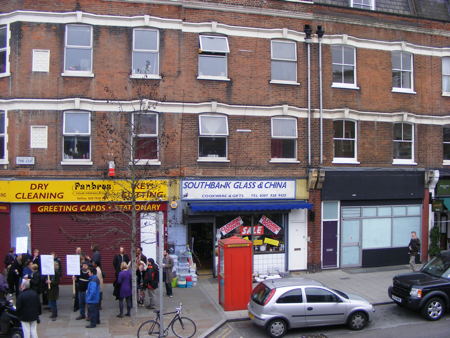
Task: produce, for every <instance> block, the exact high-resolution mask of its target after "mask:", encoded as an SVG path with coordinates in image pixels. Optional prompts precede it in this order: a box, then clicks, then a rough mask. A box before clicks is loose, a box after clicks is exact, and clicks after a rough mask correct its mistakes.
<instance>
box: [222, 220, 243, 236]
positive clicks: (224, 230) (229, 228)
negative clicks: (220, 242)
mask: <svg viewBox="0 0 450 338" xmlns="http://www.w3.org/2000/svg"><path fill="white" fill-rule="evenodd" d="M243 223H244V221H243V220H242V218H241V217H240V216H239V217H236V218H235V219H233V220H232V221H230V222H228V223H227V224H225V225H224V226H223V227H221V228H220V229H219V231H220V232H221V233H222V235H226V234H227V233H229V232H231V231H233V230H234V229H236V228H237V227H239V226H241V225H242V224H243Z"/></svg>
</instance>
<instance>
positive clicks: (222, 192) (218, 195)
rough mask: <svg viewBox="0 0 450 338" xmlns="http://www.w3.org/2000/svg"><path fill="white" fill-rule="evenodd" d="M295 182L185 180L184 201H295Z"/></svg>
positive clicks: (182, 187) (183, 186)
mask: <svg viewBox="0 0 450 338" xmlns="http://www.w3.org/2000/svg"><path fill="white" fill-rule="evenodd" d="M295 187H296V182H295V180H283V179H280V180H239V181H234V180H184V181H183V182H182V184H181V192H182V198H183V200H261V199H267V200H284V199H295Z"/></svg>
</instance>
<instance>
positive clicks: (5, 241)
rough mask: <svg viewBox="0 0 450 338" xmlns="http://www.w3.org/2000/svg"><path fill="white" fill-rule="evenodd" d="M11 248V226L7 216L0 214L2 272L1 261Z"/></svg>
mask: <svg viewBox="0 0 450 338" xmlns="http://www.w3.org/2000/svg"><path fill="white" fill-rule="evenodd" d="M10 247H11V225H10V220H9V214H2V213H0V257H1V259H2V261H1V269H0V271H3V268H4V266H3V259H4V258H5V256H6V254H7V253H8V251H9V249H10Z"/></svg>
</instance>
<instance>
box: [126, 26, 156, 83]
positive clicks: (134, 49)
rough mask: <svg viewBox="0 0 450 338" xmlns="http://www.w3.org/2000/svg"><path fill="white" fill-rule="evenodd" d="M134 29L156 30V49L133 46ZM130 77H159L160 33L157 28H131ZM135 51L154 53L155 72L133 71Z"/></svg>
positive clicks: (134, 39) (134, 38)
mask: <svg viewBox="0 0 450 338" xmlns="http://www.w3.org/2000/svg"><path fill="white" fill-rule="evenodd" d="M136 31H153V32H156V49H155V50H152V49H137V48H135V41H136ZM131 47H132V48H131V76H130V77H131V78H135V79H140V78H145V79H161V75H160V71H161V70H160V34H159V30H158V29H153V28H142V27H136V28H133V41H132V46H131ZM135 52H139V53H143V52H144V53H154V54H156V58H157V61H156V68H157V72H155V73H135V72H134V57H135Z"/></svg>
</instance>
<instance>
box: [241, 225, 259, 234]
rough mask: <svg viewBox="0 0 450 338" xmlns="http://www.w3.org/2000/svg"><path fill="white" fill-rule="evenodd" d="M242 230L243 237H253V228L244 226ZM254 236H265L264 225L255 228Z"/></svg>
mask: <svg viewBox="0 0 450 338" xmlns="http://www.w3.org/2000/svg"><path fill="white" fill-rule="evenodd" d="M240 230H241V235H242V236H247V235H252V227H250V226H243V227H241V229H240ZM253 235H257V236H260V235H264V227H263V226H262V225H255V226H254V227H253Z"/></svg>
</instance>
